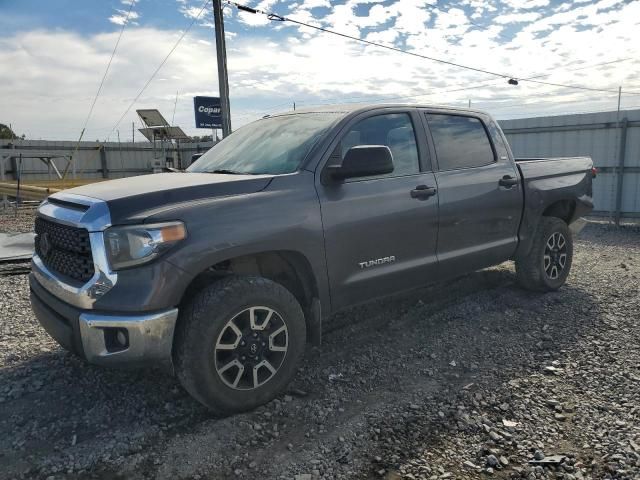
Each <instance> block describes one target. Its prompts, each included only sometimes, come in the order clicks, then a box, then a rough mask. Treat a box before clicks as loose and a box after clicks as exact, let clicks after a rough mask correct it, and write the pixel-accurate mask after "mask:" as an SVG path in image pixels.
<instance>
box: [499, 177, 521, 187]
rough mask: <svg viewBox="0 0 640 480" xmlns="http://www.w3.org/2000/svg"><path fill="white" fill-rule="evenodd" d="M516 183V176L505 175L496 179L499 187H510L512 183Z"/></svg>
mask: <svg viewBox="0 0 640 480" xmlns="http://www.w3.org/2000/svg"><path fill="white" fill-rule="evenodd" d="M517 184H518V179H517V178H516V177H512V176H511V175H505V176H504V177H502V178H501V179H500V180H499V181H498V185H500V186H501V187H507V188H511V187H513V186H514V185H517Z"/></svg>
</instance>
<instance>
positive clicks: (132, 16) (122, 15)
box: [109, 2, 140, 25]
mask: <svg viewBox="0 0 640 480" xmlns="http://www.w3.org/2000/svg"><path fill="white" fill-rule="evenodd" d="M123 3H124V2H123ZM116 12H117V13H114V14H113V15H111V16H110V17H109V21H110V22H111V23H115V24H116V25H124V24H125V23H131V24H132V25H138V22H136V20H137V19H139V18H140V14H139V13H138V12H136V11H135V10H131V12H128V10H120V9H117V8H116ZM127 13H128V14H129V19H128V20H127Z"/></svg>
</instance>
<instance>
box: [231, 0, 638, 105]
mask: <svg viewBox="0 0 640 480" xmlns="http://www.w3.org/2000/svg"><path fill="white" fill-rule="evenodd" d="M227 4H228V5H232V6H234V7H236V8H237V9H238V10H240V11H243V12H248V13H254V14H261V15H265V16H266V17H267V19H269V20H271V21H277V22H290V23H294V24H296V25H300V26H303V27H307V28H311V29H314V30H317V31H320V32H324V33H330V34H332V35H337V36H339V37H343V38H347V39H350V40H354V41H356V42H360V43H364V44H366V45H372V46H375V47H379V48H384V49H387V50H391V51H394V52H397V53H402V54H405V55H411V56H413V57H418V58H422V59H425V60H429V61H432V62H437V63H441V64H444V65H449V66H452V67H457V68H462V69H465V70H470V71H474V72H477V73H484V74H486V75H491V76H494V77H500V78H505V79H514V80H518V81H523V82H533V83H539V84H543V85H551V86H555V87H562V88H572V89H577V90H589V91H594V92H606V93H615V94H617V93H618V90H610V89H604V88H591V87H584V86H579V85H566V84H561V83H548V82H542V81H539V80H538V81H535V80H531V79H527V78H520V77H518V76H515V75H510V74H506V73H500V72H494V71H491V70H485V69H482V68H478V67H472V66H469V65H464V64H461V63H456V62H453V61H450V60H444V59H442V58H436V57H430V56H428V55H422V54H420V53H416V52H411V51H409V50H403V49H401V48H398V47H393V46H391V45H385V44H384V43H378V42H373V41H371V40H365V39H363V38H359V37H356V36H353V35H349V34H347V33H342V32H338V31H335V30H331V29H329V28H325V27H320V26H318V25H311V24H309V23H306V22H302V21H300V20H296V19H294V18H290V17H284V16H282V15H278V14H276V13H273V12H267V11H264V10H260V9H257V8H252V7H248V6H246V5H243V4H240V3H236V2H232V1H230V0H227ZM623 93H625V94H627V95H640V92H623Z"/></svg>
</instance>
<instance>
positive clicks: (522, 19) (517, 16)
mask: <svg viewBox="0 0 640 480" xmlns="http://www.w3.org/2000/svg"><path fill="white" fill-rule="evenodd" d="M541 16H542V14H540V13H537V12H527V13H507V14H504V15H498V16H497V17H495V18H494V19H493V22H494V23H498V24H503V25H504V24H508V23H530V22H533V21H535V20H538V19H539V18H540V17H541Z"/></svg>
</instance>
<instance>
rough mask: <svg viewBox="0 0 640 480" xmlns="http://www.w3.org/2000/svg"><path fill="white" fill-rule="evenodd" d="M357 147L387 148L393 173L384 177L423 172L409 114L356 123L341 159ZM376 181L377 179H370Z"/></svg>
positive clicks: (343, 145)
mask: <svg viewBox="0 0 640 480" xmlns="http://www.w3.org/2000/svg"><path fill="white" fill-rule="evenodd" d="M357 145H386V146H387V147H389V149H390V150H391V154H392V155H393V172H391V173H389V174H386V175H382V176H384V177H395V176H400V175H412V174H415V173H418V172H419V171H420V166H419V163H418V148H417V146H416V136H415V132H414V129H413V124H412V123H411V118H410V117H409V114H407V113H391V114H385V115H376V116H375V117H369V118H366V119H364V120H361V121H360V122H358V123H356V124H355V125H354V126H353V127H351V129H350V130H349V132H347V133H346V134H345V136H344V137H343V138H342V140H341V142H340V153H341V158H343V159H344V156H345V154H346V153H347V151H348V150H349V149H350V148H351V147H355V146H357ZM368 178H376V177H368Z"/></svg>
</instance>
